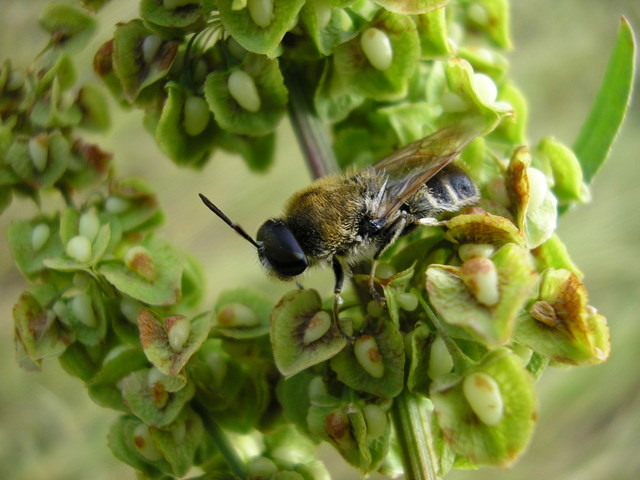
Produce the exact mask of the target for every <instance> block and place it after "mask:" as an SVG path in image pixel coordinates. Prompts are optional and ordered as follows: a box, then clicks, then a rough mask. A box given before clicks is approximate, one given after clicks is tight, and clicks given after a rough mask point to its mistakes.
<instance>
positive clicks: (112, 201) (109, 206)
mask: <svg viewBox="0 0 640 480" xmlns="http://www.w3.org/2000/svg"><path fill="white" fill-rule="evenodd" d="M104 208H105V210H106V211H107V212H109V213H113V214H116V215H117V214H118V213H122V212H124V211H126V210H128V209H129V202H128V201H127V200H125V199H124V198H122V197H114V196H111V197H109V198H107V200H106V202H105V204H104Z"/></svg>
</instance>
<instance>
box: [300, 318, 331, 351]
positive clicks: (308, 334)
mask: <svg viewBox="0 0 640 480" xmlns="http://www.w3.org/2000/svg"><path fill="white" fill-rule="evenodd" d="M329 328H331V315H329V313H327V312H325V311H324V310H320V311H319V312H316V314H315V315H314V316H313V317H311V319H310V320H309V322H308V323H307V328H306V329H305V331H304V337H303V338H302V343H304V344H305V345H309V344H310V343H313V342H315V341H316V340H318V339H319V338H322V336H324V334H325V333H327V332H328V331H329Z"/></svg>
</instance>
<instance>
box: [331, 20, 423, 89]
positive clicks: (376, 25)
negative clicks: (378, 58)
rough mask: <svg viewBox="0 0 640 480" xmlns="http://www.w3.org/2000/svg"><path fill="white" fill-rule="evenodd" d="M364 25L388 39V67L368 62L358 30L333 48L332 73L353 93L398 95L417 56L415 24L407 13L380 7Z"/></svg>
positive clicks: (411, 72) (418, 46) (418, 54)
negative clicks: (381, 68) (376, 14)
mask: <svg viewBox="0 0 640 480" xmlns="http://www.w3.org/2000/svg"><path fill="white" fill-rule="evenodd" d="M367 27H368V28H372V29H377V30H380V31H381V32H383V34H384V35H386V36H387V38H388V39H389V42H390V45H391V52H392V53H391V55H392V59H391V64H390V65H389V67H388V68H385V69H383V70H379V69H377V68H375V67H374V66H373V65H372V63H371V61H370V60H369V59H368V57H367V55H366V54H365V51H364V50H363V47H362V45H361V37H362V35H363V34H364V33H366V32H362V33H361V35H358V36H357V37H355V38H353V39H351V40H350V41H348V42H345V43H343V44H341V45H340V46H338V47H337V48H336V49H335V52H334V55H333V59H334V66H335V73H336V74H337V75H338V76H339V77H340V81H341V82H342V83H343V84H344V85H348V87H349V90H350V91H351V92H353V93H355V94H357V95H362V96H364V97H367V98H371V99H374V100H379V101H384V100H395V99H398V98H401V97H403V96H404V95H405V94H406V92H407V88H408V84H409V79H410V78H411V75H412V74H413V72H414V70H415V67H416V63H417V61H418V58H419V56H420V41H419V38H418V32H417V29H416V25H415V23H414V22H413V20H411V17H409V16H407V15H400V14H396V13H390V12H385V11H382V13H381V14H380V15H378V16H377V17H376V18H375V19H374V20H373V21H372V22H371V23H369V24H368V25H367ZM367 31H368V30H367Z"/></svg>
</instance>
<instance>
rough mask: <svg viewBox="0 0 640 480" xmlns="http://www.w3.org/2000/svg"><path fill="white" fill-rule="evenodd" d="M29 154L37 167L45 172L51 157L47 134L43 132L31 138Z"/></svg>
mask: <svg viewBox="0 0 640 480" xmlns="http://www.w3.org/2000/svg"><path fill="white" fill-rule="evenodd" d="M29 156H30V157H31V163H33V166H34V167H35V169H36V170H37V171H38V172H44V169H45V168H47V160H48V157H49V139H48V138H47V135H46V134H44V133H41V134H38V135H36V136H35V137H31V138H30V139H29Z"/></svg>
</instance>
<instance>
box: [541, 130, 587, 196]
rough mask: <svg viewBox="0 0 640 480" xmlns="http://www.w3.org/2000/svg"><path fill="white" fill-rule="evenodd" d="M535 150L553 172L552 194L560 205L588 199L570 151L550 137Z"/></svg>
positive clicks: (577, 166)
mask: <svg viewBox="0 0 640 480" xmlns="http://www.w3.org/2000/svg"><path fill="white" fill-rule="evenodd" d="M536 150H537V151H538V152H540V153H541V154H542V155H544V156H545V157H546V158H547V159H548V161H549V166H550V167H551V170H552V172H553V180H554V185H553V193H554V194H555V196H556V197H557V198H558V202H559V203H560V205H567V204H570V203H573V202H585V201H587V200H588V199H589V192H588V190H587V187H586V185H584V183H583V181H582V169H581V168H580V162H579V161H578V159H577V158H576V156H575V154H574V153H573V152H572V151H571V149H569V148H568V147H567V146H565V145H564V144H562V143H561V142H559V141H557V140H556V139H554V138H552V137H545V138H543V139H542V140H540V142H539V143H538V145H537V147H536Z"/></svg>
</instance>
